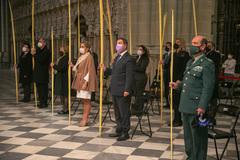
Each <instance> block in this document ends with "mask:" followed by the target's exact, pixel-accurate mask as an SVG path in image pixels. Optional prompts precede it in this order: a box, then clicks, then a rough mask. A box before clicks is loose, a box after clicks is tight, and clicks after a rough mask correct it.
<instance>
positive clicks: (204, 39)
mask: <svg viewBox="0 0 240 160" xmlns="http://www.w3.org/2000/svg"><path fill="white" fill-rule="evenodd" d="M200 43H201V45H202V44H206V45H207V43H208V40H207V39H206V38H203V39H202V40H201V42H200Z"/></svg>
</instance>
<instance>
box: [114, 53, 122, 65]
mask: <svg viewBox="0 0 240 160" xmlns="http://www.w3.org/2000/svg"><path fill="white" fill-rule="evenodd" d="M120 58H121V55H120V54H119V55H118V56H117V57H116V58H115V63H118V61H119V60H120Z"/></svg>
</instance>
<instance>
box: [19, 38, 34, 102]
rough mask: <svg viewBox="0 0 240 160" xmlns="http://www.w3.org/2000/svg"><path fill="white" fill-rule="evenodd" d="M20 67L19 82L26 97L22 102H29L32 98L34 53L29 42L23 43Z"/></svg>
mask: <svg viewBox="0 0 240 160" xmlns="http://www.w3.org/2000/svg"><path fill="white" fill-rule="evenodd" d="M18 68H19V82H20V83H21V84H22V87H23V94H24V98H23V99H22V100H21V102H29V101H30V99H31V83H32V55H31V53H30V45H29V43H27V42H24V43H23V46H22V53H21V55H20V57H19V63H18Z"/></svg>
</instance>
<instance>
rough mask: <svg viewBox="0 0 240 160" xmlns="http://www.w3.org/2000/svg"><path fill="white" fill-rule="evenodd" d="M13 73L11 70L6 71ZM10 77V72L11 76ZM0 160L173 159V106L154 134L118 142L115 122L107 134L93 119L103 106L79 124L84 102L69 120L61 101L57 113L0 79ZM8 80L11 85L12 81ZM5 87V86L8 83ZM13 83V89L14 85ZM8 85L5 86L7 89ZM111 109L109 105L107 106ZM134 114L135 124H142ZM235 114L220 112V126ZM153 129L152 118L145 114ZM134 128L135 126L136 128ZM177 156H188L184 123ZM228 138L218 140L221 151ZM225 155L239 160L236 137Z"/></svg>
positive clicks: (177, 135)
mask: <svg viewBox="0 0 240 160" xmlns="http://www.w3.org/2000/svg"><path fill="white" fill-rule="evenodd" d="M5 74H7V73H5ZM6 77H8V76H6ZM0 82H1V83H0V89H1V91H0V92H1V93H0V160H20V159H24V160H76V159H90V160H125V159H126V160H158V159H160V160H168V159H170V128H169V127H168V126H167V122H168V120H169V110H168V109H165V110H164V114H163V116H164V117H163V118H164V120H163V124H162V125H160V117H159V116H158V115H153V114H152V112H150V113H151V116H150V120H151V125H152V130H153V136H152V137H151V138H149V137H147V136H145V135H142V134H140V132H138V133H137V135H135V136H134V137H133V139H132V140H131V139H129V140H127V141H124V142H118V141H116V139H115V138H110V137H108V134H109V133H112V132H113V131H114V123H113V122H111V121H110V120H109V119H107V120H106V121H105V123H104V124H103V129H102V135H101V137H100V136H99V133H98V122H92V120H93V117H94V115H95V113H96V111H97V107H98V106H97V105H95V107H93V109H92V113H91V116H90V119H91V122H92V123H90V126H88V127H78V124H79V119H80V117H81V113H82V110H81V106H80V108H79V111H78V113H77V114H76V115H74V116H73V117H72V123H71V125H69V123H68V117H67V116H60V115H57V114H56V112H57V110H60V106H59V105H56V107H55V112H54V115H53V116H52V115H51V110H50V108H47V109H38V110H36V109H35V108H34V107H33V103H29V104H25V103H19V104H16V103H15V100H14V92H13V91H14V85H13V83H14V82H12V81H11V83H12V84H11V83H10V82H9V80H7V78H6V79H2V78H1V79H0ZM6 84H7V85H6ZM4 88H5V89H4ZM8 88H10V89H8ZM3 89H4V90H3ZM104 111H105V110H104ZM136 122H137V120H136V118H135V117H132V128H134V127H135V125H136ZM232 122H233V119H232V118H230V117H222V116H220V115H218V116H217V124H219V125H218V127H219V128H222V129H228V128H229V126H230V124H231V123H232ZM143 124H144V125H143V126H144V129H147V123H146V119H144V120H143ZM239 126H240V123H238V125H237V134H238V142H240V127H239ZM130 132H131V131H130ZM173 132H174V133H173V144H174V147H173V148H174V154H173V155H174V159H176V160H184V159H186V157H185V153H184V141H183V129H182V127H177V128H174V129H173ZM224 143H225V140H221V141H218V146H219V151H220V152H221V150H222V149H223V146H224V145H223V144H224ZM208 146H209V149H208V156H209V157H208V159H209V160H210V159H213V158H211V157H215V150H214V143H213V141H212V140H209V145H208ZM224 159H225V160H236V159H237V158H236V149H235V144H234V141H232V140H231V141H230V144H229V146H228V148H227V151H226V154H225V156H224Z"/></svg>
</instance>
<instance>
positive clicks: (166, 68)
mask: <svg viewBox="0 0 240 160" xmlns="http://www.w3.org/2000/svg"><path fill="white" fill-rule="evenodd" d="M171 48H172V43H171V42H166V46H165V54H164V55H163V81H164V96H165V99H166V105H165V106H166V107H169V99H168V96H169V87H168V84H169V81H170V62H171V60H170V58H171Z"/></svg>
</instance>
